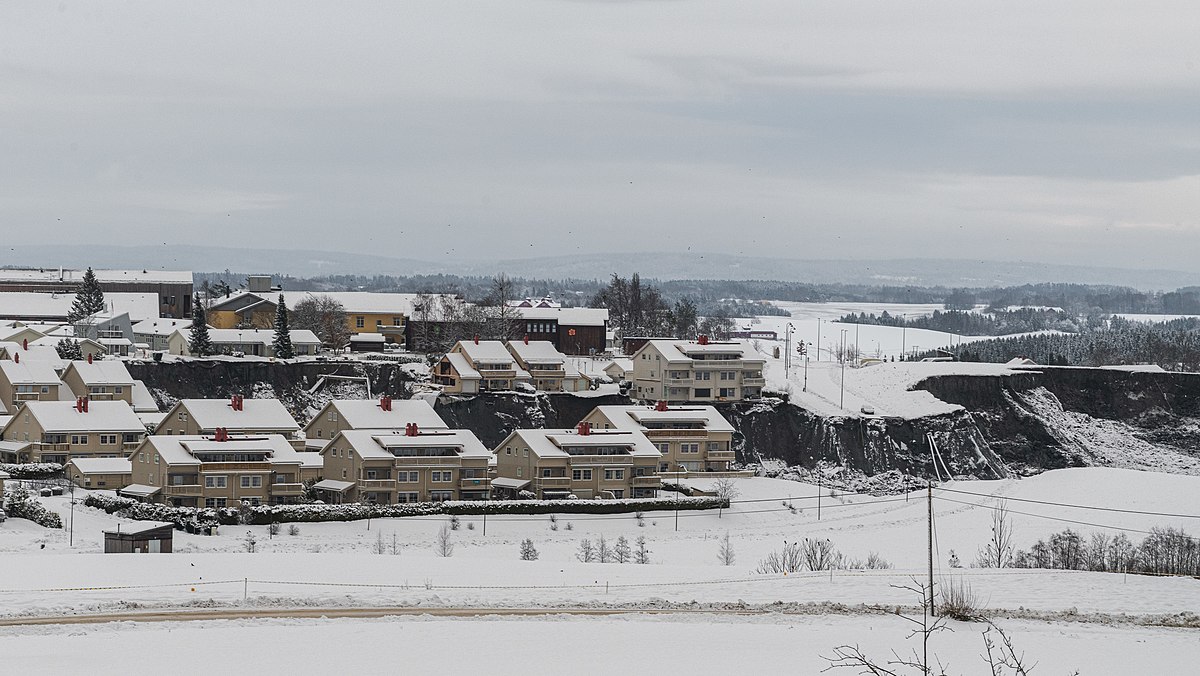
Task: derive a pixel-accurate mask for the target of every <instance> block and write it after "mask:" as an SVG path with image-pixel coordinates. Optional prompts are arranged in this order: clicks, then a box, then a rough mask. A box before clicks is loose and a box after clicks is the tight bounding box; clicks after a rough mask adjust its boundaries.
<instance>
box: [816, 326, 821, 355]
mask: <svg viewBox="0 0 1200 676" xmlns="http://www.w3.org/2000/svg"><path fill="white" fill-rule="evenodd" d="M817 361H821V318H820V317H817Z"/></svg>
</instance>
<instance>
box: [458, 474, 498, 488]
mask: <svg viewBox="0 0 1200 676" xmlns="http://www.w3.org/2000/svg"><path fill="white" fill-rule="evenodd" d="M491 483H492V480H491V479H489V478H487V477H475V478H464V479H460V480H459V482H458V487H459V488H465V489H468V490H470V489H472V488H474V489H478V490H487V488H488V486H490V485H491Z"/></svg>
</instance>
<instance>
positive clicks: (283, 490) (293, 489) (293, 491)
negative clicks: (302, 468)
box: [271, 484, 304, 496]
mask: <svg viewBox="0 0 1200 676" xmlns="http://www.w3.org/2000/svg"><path fill="white" fill-rule="evenodd" d="M271 495H280V496H291V495H295V496H299V495H304V484H271Z"/></svg>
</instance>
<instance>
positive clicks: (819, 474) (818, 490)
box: [817, 465, 821, 521]
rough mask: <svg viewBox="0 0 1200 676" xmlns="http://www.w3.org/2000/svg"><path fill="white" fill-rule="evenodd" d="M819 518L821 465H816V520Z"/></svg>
mask: <svg viewBox="0 0 1200 676" xmlns="http://www.w3.org/2000/svg"><path fill="white" fill-rule="evenodd" d="M820 520H821V466H820V465H817V521H820Z"/></svg>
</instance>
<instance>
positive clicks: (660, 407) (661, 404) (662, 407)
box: [654, 399, 667, 411]
mask: <svg viewBox="0 0 1200 676" xmlns="http://www.w3.org/2000/svg"><path fill="white" fill-rule="evenodd" d="M654 410H655V411H665V410H667V402H665V401H663V400H661V399H660V400H659V401H658V403H657V404H655V405H654Z"/></svg>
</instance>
